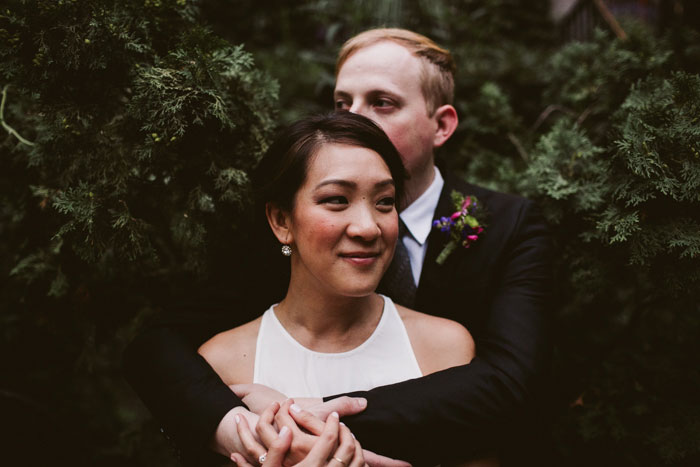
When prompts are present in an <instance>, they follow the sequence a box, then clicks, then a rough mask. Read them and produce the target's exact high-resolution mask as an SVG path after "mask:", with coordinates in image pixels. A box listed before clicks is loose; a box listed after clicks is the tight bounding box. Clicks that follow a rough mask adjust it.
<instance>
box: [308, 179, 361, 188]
mask: <svg viewBox="0 0 700 467" xmlns="http://www.w3.org/2000/svg"><path fill="white" fill-rule="evenodd" d="M326 185H340V186H345V187H348V188H355V187H356V186H357V183H355V182H351V181H350V180H343V179H342V178H331V179H328V180H324V181H322V182H321V183H319V184H318V185H316V189H319V188H321V187H323V186H326Z"/></svg>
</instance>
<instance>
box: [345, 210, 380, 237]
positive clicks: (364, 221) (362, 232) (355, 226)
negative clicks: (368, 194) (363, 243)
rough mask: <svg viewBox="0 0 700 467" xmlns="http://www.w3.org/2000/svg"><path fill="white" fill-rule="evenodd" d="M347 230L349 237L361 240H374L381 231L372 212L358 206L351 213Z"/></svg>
mask: <svg viewBox="0 0 700 467" xmlns="http://www.w3.org/2000/svg"><path fill="white" fill-rule="evenodd" d="M347 232H348V235H349V236H350V237H353V238H362V239H363V240H374V239H375V238H377V237H378V236H379V235H381V233H382V232H381V229H380V228H379V223H378V222H377V220H376V219H375V218H374V215H373V214H372V212H370V210H369V209H365V208H359V209H357V210H356V212H355V213H353V216H352V219H351V220H350V222H349V224H348V228H347Z"/></svg>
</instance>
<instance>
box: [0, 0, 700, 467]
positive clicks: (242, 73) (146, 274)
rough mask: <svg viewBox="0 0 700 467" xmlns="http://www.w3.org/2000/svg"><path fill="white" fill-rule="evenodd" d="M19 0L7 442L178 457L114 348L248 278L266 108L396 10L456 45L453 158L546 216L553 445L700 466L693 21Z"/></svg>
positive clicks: (133, 458)
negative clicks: (622, 35)
mask: <svg viewBox="0 0 700 467" xmlns="http://www.w3.org/2000/svg"><path fill="white" fill-rule="evenodd" d="M5 4H6V5H5ZM5 4H4V6H3V7H2V8H0V89H2V90H3V94H2V106H0V117H2V119H1V120H2V122H1V123H2V126H3V130H2V137H1V138H0V238H1V239H2V241H0V273H1V274H2V277H3V282H2V288H0V303H2V309H3V312H2V313H1V314H0V322H1V323H2V327H1V328H0V329H1V331H0V342H1V343H2V347H1V348H2V351H3V357H2V370H3V374H5V375H8V376H9V378H6V380H7V381H8V382H7V383H3V385H2V388H0V391H1V392H0V401H1V403H2V408H3V413H4V414H5V413H6V414H8V415H7V416H6V417H7V418H6V421H5V423H6V424H9V426H11V427H12V433H13V435H12V436H11V437H9V438H8V439H6V440H5V441H6V442H7V443H8V447H9V446H12V447H13V449H5V450H4V452H5V453H9V456H10V458H11V455H12V454H13V453H21V454H22V455H23V456H24V457H32V456H33V453H34V452H35V450H34V449H33V448H34V446H36V445H37V444H38V445H41V446H42V448H43V449H44V450H45V451H48V452H51V453H52V455H53V458H52V459H51V460H52V461H53V462H58V463H59V464H60V463H61V462H62V461H66V462H70V463H71V464H72V465H83V464H84V465H95V464H100V465H168V464H172V463H174V462H173V459H172V457H171V456H170V455H169V454H168V453H167V450H166V448H165V446H164V443H163V441H162V440H161V439H160V437H159V433H158V432H157V428H156V427H155V425H154V423H153V422H152V421H151V420H150V419H149V418H148V416H147V415H146V414H145V412H144V411H143V409H142V408H141V407H140V406H139V404H138V402H137V401H136V400H135V397H134V396H133V394H132V393H131V392H130V390H129V389H128V388H127V387H126V386H125V384H124V383H123V382H122V381H121V378H120V376H119V372H118V367H119V362H120V354H121V351H122V349H123V347H124V345H126V343H127V342H128V341H129V340H130V339H131V338H132V337H133V335H134V333H135V330H136V329H137V328H138V326H139V325H140V324H141V323H142V321H143V320H144V319H145V318H146V316H148V315H150V314H152V313H155V312H158V311H159V310H160V309H161V308H168V307H169V306H170V305H172V304H173V303H177V302H180V301H183V300H195V301H196V300H197V299H199V298H200V297H202V296H203V294H205V293H206V292H204V291H205V290H206V291H207V292H208V291H214V292H217V291H222V290H227V289H228V288H230V284H231V283H236V282H240V281H242V279H243V277H242V275H243V271H241V270H240V268H236V264H238V261H239V259H240V254H239V253H238V252H237V250H236V245H240V244H241V242H244V241H245V237H246V236H248V235H251V232H250V225H249V222H248V220H249V212H248V205H249V203H248V201H249V194H248V178H247V173H248V172H249V170H250V169H251V168H252V167H253V166H254V165H255V163H256V161H257V160H258V158H259V156H260V154H261V153H262V152H263V151H264V149H265V147H266V144H267V142H268V141H269V137H270V133H271V130H272V128H273V127H274V125H275V124H276V122H277V117H278V111H277V109H278V108H279V109H280V110H279V117H280V118H279V119H280V120H282V121H289V120H292V119H295V118H297V117H298V116H300V115H302V114H305V113H307V112H309V111H316V110H321V109H328V108H330V107H331V102H332V88H333V81H334V74H333V66H334V60H335V54H336V52H337V49H338V48H339V46H340V44H342V42H343V41H344V40H345V39H347V38H348V37H350V36H351V35H353V34H355V33H357V32H359V31H361V30H364V29H367V28H370V27H375V26H399V27H407V28H411V29H414V30H416V31H418V32H422V33H424V34H426V35H428V36H430V37H433V38H435V39H436V40H437V41H438V42H439V43H441V44H442V45H444V46H446V47H447V48H448V49H450V50H451V51H452V52H453V53H454V55H455V58H456V61H457V64H458V69H459V71H458V76H457V83H456V84H457V89H456V97H457V100H456V102H455V105H456V107H457V109H458V112H459V115H460V126H459V128H458V131H457V133H456V134H455V135H454V136H453V138H452V139H451V140H450V142H449V144H448V146H446V147H445V148H443V150H442V153H441V159H442V163H444V164H445V165H447V166H449V167H450V168H451V169H454V170H457V171H458V172H460V173H462V174H463V175H464V176H465V177H466V178H467V179H469V180H470V181H472V182H474V183H480V184H484V185H487V186H490V187H494V188H498V189H501V190H505V191H510V192H517V193H522V194H524V195H527V196H528V197H531V198H533V199H535V200H536V201H537V202H538V203H539V205H540V206H541V208H542V209H543V211H544V213H545V215H546V216H547V218H548V219H549V220H550V223H551V225H552V229H553V233H554V238H555V242H556V245H557V254H558V260H557V264H556V268H557V270H556V273H557V274H556V277H557V279H558V283H557V293H558V300H559V305H560V306H559V307H558V311H557V315H556V341H557V342H556V360H555V376H556V378H555V382H553V387H552V397H553V400H552V404H551V410H552V412H553V415H554V426H553V435H554V440H555V449H556V451H557V454H558V459H557V463H558V464H559V465H590V464H596V465H597V464H604V465H622V466H628V465H629V466H635V465H651V464H653V465H657V464H658V465H695V464H697V462H698V460H700V444H699V443H698V441H697V440H698V439H700V424H699V423H698V420H700V396H698V394H697V388H698V387H700V309H699V305H698V304H699V303H700V300H699V299H700V296H699V295H700V257H699V255H700V234H699V233H698V232H700V209H699V208H700V206H699V204H700V194H699V193H700V191H699V190H698V188H700V156H699V155H698V153H699V151H700V125H698V120H697V118H698V115H699V114H700V112H698V109H699V107H700V77H699V76H698V74H697V73H698V71H699V70H698V66H697V60H695V59H696V58H697V56H698V52H697V51H698V50H700V40H699V38H700V33H698V28H693V27H687V26H688V24H687V23H688V22H687V21H686V22H677V23H673V24H672V25H673V28H671V29H670V30H669V31H667V33H666V34H663V35H659V34H656V33H655V32H654V31H651V30H650V29H648V28H646V27H644V26H641V25H635V24H632V23H623V27H624V28H625V30H626V31H627V32H628V35H629V39H627V40H619V39H614V38H612V37H611V35H609V34H606V33H604V32H598V33H596V34H595V35H594V36H593V39H592V40H591V41H589V42H573V43H569V44H563V45H562V44H561V43H560V42H559V41H558V40H557V34H556V29H555V27H554V26H553V25H552V24H550V23H549V20H548V13H547V12H548V2H546V1H536V2H532V1H524V0H441V1H428V0H415V1H401V0H386V1H382V2H368V1H366V0H352V1H345V0H305V1H302V2H294V4H293V5H292V4H289V2H283V1H280V0H271V1H268V2H254V1H250V0H243V1H236V2H232V1H228V2H221V1H211V0H201V1H195V2H193V1H185V0H143V1H137V0H124V1H121V2H116V1H109V0H80V1H77V0H60V1H39V0H32V1H30V0H10V1H7V2H5ZM683 4H684V5H685V6H686V9H688V11H692V8H693V7H692V2H689V1H686V2H683ZM203 23H206V24H208V25H210V26H211V28H212V30H213V31H215V32H212V30H210V29H208V28H207V27H204V26H203ZM243 43H245V47H243V46H242V45H240V44H243ZM251 53H252V54H254V56H255V61H254V60H253V55H251ZM256 64H257V66H256ZM261 70H265V72H263V71H261ZM268 74H269V75H271V76H272V77H273V78H275V79H273V78H270V77H269V76H268ZM276 81H279V82H280V83H282V85H281V87H280V88H279V97H278V95H277V93H278V86H277V84H276ZM485 234H487V232H485ZM37 427H39V428H37ZM76 440H78V443H77V444H76ZM43 461H45V459H42V462H43ZM30 463H31V462H30Z"/></svg>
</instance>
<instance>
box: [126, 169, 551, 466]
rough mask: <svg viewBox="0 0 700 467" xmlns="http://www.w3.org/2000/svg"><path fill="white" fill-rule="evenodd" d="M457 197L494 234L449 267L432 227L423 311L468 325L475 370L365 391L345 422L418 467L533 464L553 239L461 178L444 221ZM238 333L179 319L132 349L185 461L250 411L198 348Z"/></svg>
mask: <svg viewBox="0 0 700 467" xmlns="http://www.w3.org/2000/svg"><path fill="white" fill-rule="evenodd" d="M452 190H458V191H460V192H461V193H463V194H465V195H475V196H476V197H477V198H478V199H479V200H480V202H481V203H482V205H483V206H485V208H486V215H487V218H486V228H485V231H484V233H483V234H482V235H481V236H480V238H479V239H478V240H477V241H476V242H475V243H474V244H472V245H471V246H470V248H468V249H466V248H458V249H457V250H455V251H453V252H452V254H451V255H450V256H449V257H448V259H447V261H445V263H444V264H442V265H438V264H437V263H436V262H435V259H436V258H437V255H438V254H439V253H440V251H441V250H442V248H443V246H444V245H445V243H446V241H447V238H446V237H445V236H444V234H442V233H441V232H439V231H438V230H437V229H434V230H433V231H432V232H431V234H430V236H429V237H428V250H427V253H426V258H425V260H424V264H423V270H422V273H421V278H420V283H419V286H418V290H417V294H416V306H415V308H416V309H417V310H419V311H422V312H425V313H430V314H435V315H439V316H443V317H446V318H450V319H454V320H456V321H459V322H461V323H462V324H463V325H465V326H466V327H467V329H469V331H470V332H471V333H472V335H473V336H474V339H475V341H476V351H477V356H476V358H475V359H474V360H473V361H472V362H471V363H470V364H468V365H465V366H461V367H455V368H450V369H448V370H444V371H441V372H438V373H435V374H432V375H429V376H427V377H423V378H418V379H414V380H410V381H406V382H402V383H397V384H394V385H390V386H384V387H380V388H375V389H373V390H371V391H367V392H361V393H355V394H354V395H361V396H363V397H366V398H367V400H368V408H367V409H366V410H365V411H364V412H363V413H361V414H358V415H355V416H353V417H347V418H346V419H345V422H346V423H347V424H348V425H349V426H350V428H351V429H352V430H353V433H355V435H356V436H357V438H358V439H359V440H360V442H361V443H362V445H363V447H365V448H367V449H371V450H374V451H375V452H379V453H382V454H385V455H389V456H392V457H396V458H400V459H405V460H409V461H411V462H412V463H414V464H416V465H435V464H436V463H438V461H443V460H445V459H449V458H463V457H464V456H478V455H482V454H486V453H491V452H494V451H499V449H500V448H501V447H502V446H503V445H504V444H507V445H516V444H519V448H518V451H517V452H519V454H517V457H518V458H519V459H521V460H523V459H525V458H526V457H525V456H526V453H525V450H527V449H526V448H527V447H528V446H530V444H529V442H530V441H531V439H530V437H529V436H528V435H530V434H531V433H532V432H533V430H532V425H533V423H535V422H536V421H537V420H538V415H537V414H536V413H535V410H536V407H537V401H538V400H537V399H538V397H539V395H540V394H541V392H542V387H543V384H544V380H545V377H546V376H547V373H548V368H549V356H550V355H549V351H550V339H549V335H548V327H549V326H548V315H549V310H548V308H549V306H550V296H551V285H550V283H551V268H550V261H551V247H550V238H549V235H548V231H547V228H546V225H545V223H544V220H543V218H542V217H541V216H540V215H539V213H538V212H537V210H536V209H535V208H534V206H533V204H532V202H530V201H528V200H526V199H524V198H521V197H518V196H514V195H508V194H503V193H498V192H494V191H491V190H487V189H485V188H481V187H478V186H475V185H471V184H468V183H466V182H463V181H461V180H457V179H455V178H453V177H450V176H449V175H448V176H446V177H445V187H444V188H443V191H442V193H441V196H440V201H439V203H438V207H437V209H436V211H435V218H438V217H440V216H449V215H450V214H451V213H452V212H454V210H455V209H454V206H452V205H451V201H450V193H451V192H452ZM268 304H269V303H268ZM261 309H262V308H261ZM230 326H231V324H230V323H226V324H224V325H222V323H216V322H210V323H208V325H203V324H201V323H200V324H198V325H196V326H193V325H192V323H191V322H189V321H186V320H185V321H182V322H176V321H169V322H166V323H161V324H159V325H157V326H155V327H153V328H151V329H149V330H147V331H145V332H144V333H143V334H142V335H141V336H139V337H138V338H137V339H136V340H135V341H134V343H132V344H131V346H130V347H129V348H128V349H127V352H126V355H125V370H126V374H127V379H128V380H129V381H130V383H131V384H132V386H133V387H134V388H135V389H136V391H137V392H138V393H139V395H140V396H141V397H142V399H143V400H144V402H145V403H146V405H147V406H148V407H149V408H150V409H151V411H152V412H153V414H154V415H155V416H156V418H158V419H159V420H160V421H161V422H162V424H163V425H164V427H165V429H166V430H165V431H166V436H169V438H170V439H173V440H174V444H175V445H176V446H178V447H179V448H181V449H180V452H181V453H182V454H183V459H184V460H185V461H187V459H188V457H189V458H191V459H197V458H198V457H200V456H201V448H202V447H204V446H206V444H207V442H208V441H209V440H210V439H211V437H212V435H213V432H214V431H215V429H216V427H217V426H218V423H219V421H220V420H221V418H222V417H223V416H224V415H225V414H226V412H227V411H228V410H230V409H231V408H232V407H234V406H235V405H239V404H240V400H238V399H237V398H236V397H235V395H233V394H232V393H231V392H230V391H229V389H228V388H227V387H226V386H225V385H224V384H223V383H222V382H221V380H220V379H219V377H218V376H217V375H216V373H214V372H213V370H212V369H211V368H210V367H209V366H208V365H207V364H206V362H205V361H204V360H203V359H202V358H201V357H200V356H199V355H197V354H196V353H195V349H196V347H197V346H198V345H199V344H201V343H202V342H203V341H204V340H206V339H207V338H208V337H210V336H211V335H212V334H213V333H214V332H215V331H217V330H223V329H226V328H227V327H230ZM436 338H439V336H436ZM499 452H500V455H501V456H503V455H504V453H503V451H499ZM510 452H513V450H510ZM438 453H439V455H438ZM198 462H199V465H202V464H201V459H199V460H195V461H194V462H193V464H195V465H196V464H197V463H198ZM186 463H187V462H186ZM506 463H507V462H506ZM518 463H523V462H515V464H518Z"/></svg>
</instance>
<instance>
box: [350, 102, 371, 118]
mask: <svg viewBox="0 0 700 467" xmlns="http://www.w3.org/2000/svg"><path fill="white" fill-rule="evenodd" d="M348 110H349V111H350V112H352V113H354V114H358V115H362V116H363V117H366V116H367V106H366V105H364V104H363V103H362V102H359V101H357V100H355V101H353V103H352V105H351V106H350V108H349V109H348Z"/></svg>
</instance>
